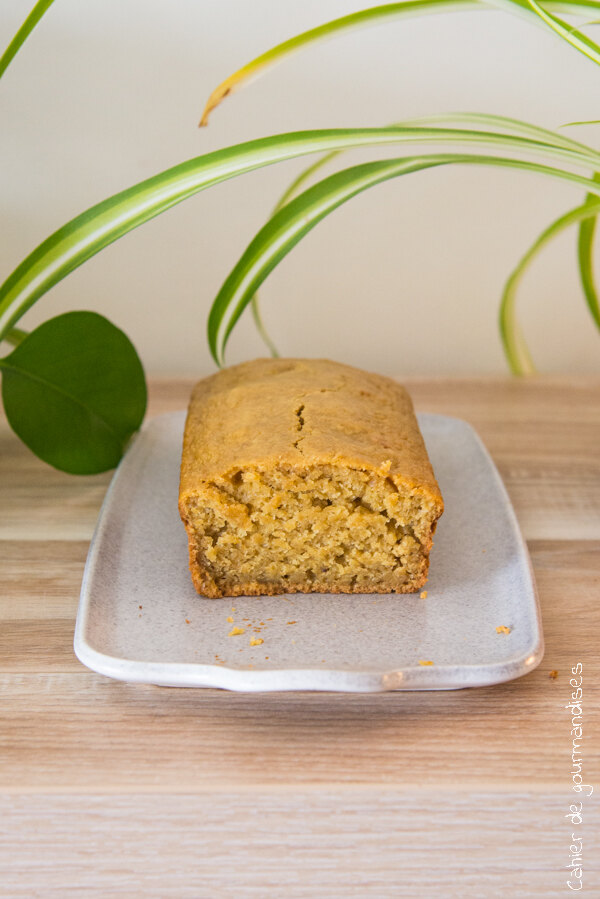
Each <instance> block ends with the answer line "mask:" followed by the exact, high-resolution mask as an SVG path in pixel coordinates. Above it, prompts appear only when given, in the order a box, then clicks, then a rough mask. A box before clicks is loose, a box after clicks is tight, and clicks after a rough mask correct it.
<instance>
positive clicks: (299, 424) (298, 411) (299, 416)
mask: <svg viewBox="0 0 600 899" xmlns="http://www.w3.org/2000/svg"><path fill="white" fill-rule="evenodd" d="M303 412H304V403H303V404H302V405H301V406H298V408H297V409H296V412H295V415H296V418H297V420H298V422H297V425H296V430H297V431H298V432H300V431H302V429H303V427H304V418H303V416H302V413H303ZM301 440H304V437H298V439H297V440H294V442H293V444H292V445H293V446H295V447H296V449H297V450H298V452H299V453H301V452H302V450H301V449H300V447H299V446H298V444H299V443H300V441H301Z"/></svg>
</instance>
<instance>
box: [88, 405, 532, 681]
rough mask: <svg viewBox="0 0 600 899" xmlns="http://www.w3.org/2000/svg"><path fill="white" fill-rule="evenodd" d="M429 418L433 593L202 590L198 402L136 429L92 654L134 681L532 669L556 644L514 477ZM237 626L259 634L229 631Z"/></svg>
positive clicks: (120, 486) (103, 516)
mask: <svg viewBox="0 0 600 899" xmlns="http://www.w3.org/2000/svg"><path fill="white" fill-rule="evenodd" d="M418 418H419V424H420V426H421V430H422V432H423V436H424V438H425V442H426V444H427V450H428V452H429V455H430V458H431V461H432V464H433V467H434V470H435V473H436V477H437V479H438V481H439V484H440V487H441V490H442V494H443V496H444V502H445V511H444V514H443V516H442V518H441V519H440V522H439V525H438V529H437V533H436V537H435V547H434V549H433V552H432V555H431V570H430V577H429V582H428V584H427V597H426V598H425V599H421V597H420V594H418V593H417V594H405V595H398V594H395V595H381V594H379V595H378V594H374V595H358V594H356V595H343V594H338V595H332V594H328V595H322V594H315V593H309V594H291V595H289V596H288V597H282V596H272V597H270V596H260V597H245V596H244V597H236V598H235V599H212V600H208V599H203V598H202V597H199V596H198V595H197V594H196V592H195V590H194V588H193V586H192V583H191V580H190V576H189V571H188V557H187V536H186V533H185V530H184V528H183V525H182V523H181V521H180V519H179V514H178V510H177V499H178V484H179V463H180V455H181V441H182V433H183V425H184V421H185V412H176V413H169V414H167V415H162V416H160V417H158V418H155V419H154V420H152V421H151V422H150V423H149V424H148V425H146V426H145V427H144V429H143V430H142V431H141V432H140V433H139V434H138V435H137V437H136V438H135V440H134V441H133V443H132V445H131V447H130V449H129V450H128V452H127V454H126V456H125V458H124V459H123V461H122V462H121V464H120V465H119V468H118V469H117V471H116V473H115V475H114V478H113V480H112V483H111V485H110V487H109V490H108V492H107V494H106V498H105V501H104V505H103V506H102V510H101V512H100V516H99V518H98V524H97V526H96V531H95V533H94V537H93V539H92V542H91V545H90V550H89V554H88V559H87V563H86V567H85V573H84V577H83V584H82V588H81V599H80V604H79V612H78V615H77V625H76V630H75V652H76V654H77V656H78V658H79V659H80V660H81V661H82V662H83V663H84V665H87V666H88V667H89V668H92V669H93V670H94V671H98V672H100V673H101V674H105V675H107V676H108V677H114V678H118V679H120V680H125V681H132V682H140V683H150V684H159V685H163V686H180V687H221V688H225V689H229V690H240V691H267V690H269V691H270V690H332V691H346V692H381V691H386V690H447V689H456V688H460V687H477V686H484V685H488V684H495V683H500V682H502V681H507V680H510V679H512V678H515V677H519V676H520V675H522V674H526V673H527V672H529V671H531V670H532V669H533V668H535V667H536V665H538V664H539V662H540V661H541V658H542V654H543V637H542V629H541V621H540V613H539V608H538V602H537V597H536V590H535V584H534V580H533V574H532V570H531V564H530V561H529V555H528V551H527V547H526V545H525V542H524V540H523V538H522V536H521V533H520V530H519V526H518V524H517V520H516V517H515V514H514V512H513V509H512V506H511V504H510V500H509V499H508V496H507V494H506V491H505V489H504V485H503V483H502V481H501V479H500V476H499V474H498V472H497V470H496V468H495V466H494V463H493V462H492V460H491V458H490V456H489V455H488V453H487V450H486V449H485V447H484V446H483V444H482V443H481V441H480V439H479V437H478V436H477V434H476V433H475V431H474V430H473V429H472V428H471V427H470V425H468V424H467V423H466V422H464V421H461V420H459V419H456V418H448V417H446V416H443V415H432V414H421V415H419V416H418ZM234 627H237V628H240V629H243V631H244V633H243V634H239V635H236V636H229V634H230V632H231V631H232V629H233V628H234ZM498 627H503V628H509V629H510V632H509V633H505V632H500V633H498V632H497V630H496V629H497V628H498ZM258 640H262V641H263V642H261V643H257V642H256V641H258ZM253 641H254V642H255V645H252V642H253ZM425 662H426V663H427V664H423V663H425Z"/></svg>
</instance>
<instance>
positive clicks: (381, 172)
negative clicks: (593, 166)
mask: <svg viewBox="0 0 600 899" xmlns="http://www.w3.org/2000/svg"><path fill="white" fill-rule="evenodd" d="M457 163H459V164H475V165H488V166H501V167H508V168H515V169H521V170H524V171H530V172H536V173H538V174H544V175H548V176H550V177H553V178H559V179H561V180H565V181H570V182H571V183H573V184H577V185H579V186H583V187H585V188H586V189H587V190H588V192H589V193H591V194H594V195H595V196H600V184H597V183H595V182H594V181H593V179H591V178H586V177H584V176H581V175H575V174H573V173H572V172H568V171H564V170H562V169H556V168H550V167H548V166H544V165H540V164H539V163H534V162H526V161H523V160H519V159H512V158H507V157H498V156H477V155H474V154H466V153H462V154H457V153H440V154H433V155H430V156H417V157H412V158H411V157H407V158H404V159H395V160H394V159H393V160H386V161H384V162H375V163H365V164H363V165H359V166H354V167H353V168H350V169H345V170H344V171H342V172H337V173H336V174H335V175H331V176H330V177H329V178H325V179H324V180H323V181H320V182H319V183H318V184H316V185H314V186H313V187H311V188H309V189H308V190H307V191H305V192H304V193H302V194H301V195H300V196H299V197H297V198H296V199H295V200H292V201H291V202H290V203H288V204H287V205H286V206H284V207H283V209H281V210H280V211H279V212H278V213H277V214H276V215H275V216H273V218H272V219H271V220H270V221H269V222H267V224H266V225H265V226H264V227H263V228H262V229H261V230H260V231H259V232H258V234H257V235H256V237H255V238H254V239H253V240H252V242H251V243H250V244H249V246H248V247H247V249H246V251H245V252H244V253H243V255H242V256H241V258H240V260H239V261H238V263H237V264H236V265H235V267H234V268H233V269H232V271H231V273H230V274H229V276H228V277H227V279H226V280H225V283H224V284H223V286H222V287H221V290H220V291H219V293H218V294H217V297H216V298H215V301H214V303H213V306H212V308H211V311H210V315H209V319H208V342H209V346H210V350H211V353H212V355H213V358H214V359H215V361H216V362H217V364H218V365H221V364H222V362H223V356H224V351H225V347H226V345H227V341H228V339H229V336H230V334H231V332H232V330H233V328H234V326H235V324H236V322H237V321H238V320H239V318H240V316H241V314H242V312H243V311H244V309H245V308H246V306H247V305H248V303H249V302H250V300H251V298H252V296H253V295H254V293H255V292H256V290H257V289H258V288H259V287H260V285H261V284H262V282H263V281H264V280H265V278H266V277H267V275H268V274H269V273H270V272H271V271H272V270H273V269H274V268H275V266H276V265H277V264H278V263H279V262H280V261H281V260H282V259H283V258H284V257H285V256H286V255H287V253H289V251H290V250H291V249H292V248H293V247H294V246H295V245H296V244H297V243H298V242H299V241H300V240H301V239H302V238H303V237H304V236H305V235H306V234H307V233H308V232H309V231H310V230H311V229H312V228H314V226H315V225H316V224H317V223H318V222H320V221H321V220H322V219H323V218H325V216H326V215H328V214H329V213H330V212H332V211H333V210H334V209H337V208H338V206H340V205H341V204H342V203H345V202H347V201H348V200H349V199H351V198H352V197H354V196H356V195H357V194H358V193H360V192H361V191H363V190H366V189H367V188H369V187H373V186H374V185H375V184H380V183H381V182H383V181H387V180H389V179H390V178H394V177H398V176H400V175H405V174H408V173H410V172H416V171H420V170H422V169H426V168H432V167H433V166H439V165H449V164H457Z"/></svg>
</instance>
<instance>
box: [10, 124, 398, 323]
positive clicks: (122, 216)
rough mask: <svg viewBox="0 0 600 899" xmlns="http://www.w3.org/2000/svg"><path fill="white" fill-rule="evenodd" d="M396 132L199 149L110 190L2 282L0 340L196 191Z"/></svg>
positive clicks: (313, 134) (311, 135)
mask: <svg viewBox="0 0 600 899" xmlns="http://www.w3.org/2000/svg"><path fill="white" fill-rule="evenodd" d="M401 139H404V138H403V135H402V133H401V129H390V128H355V129H337V130H336V129H329V130H322V131H306V132H295V133H291V134H281V135H275V136H273V137H268V138H261V139H259V140H254V141H249V142H246V143H242V144H237V145H234V146H231V147H226V148H224V149H222V150H217V151H215V152H212V153H207V154H205V155H203V156H198V157H196V158H195V159H191V160H189V161H187V162H184V163H181V164H179V165H176V166H173V167H172V168H170V169H167V170H166V171H164V172H162V173H160V174H158V175H155V176H154V177H152V178H149V179H147V180H145V181H142V182H140V183H139V184H136V185H134V186H133V187H130V188H127V189H126V190H124V191H121V192H120V193H117V194H114V195H113V196H112V197H109V198H108V199H107V200H104V201H103V202H101V203H98V204H97V205H95V206H92V207H91V208H90V209H88V210H86V211H85V212H83V213H82V214H81V215H78V216H76V218H74V219H72V220H71V221H70V222H68V223H67V224H66V225H64V226H63V227H62V228H59V230H58V231H55V232H54V234H52V235H50V237H48V238H47V239H46V240H45V241H43V242H42V243H41V244H40V245H39V246H38V247H37V248H36V249H35V250H34V251H33V252H32V253H30V255H29V256H27V258H26V259H24V260H23V262H22V263H21V264H20V265H19V266H18V267H17V268H16V269H15V270H14V272H13V273H12V274H11V275H10V276H9V277H8V278H7V280H6V281H5V282H4V284H2V285H1V286H0V340H1V339H2V338H3V336H4V334H6V332H7V331H8V330H10V328H11V327H12V326H13V325H14V324H15V323H16V322H17V321H18V320H19V319H20V318H21V316H22V315H24V314H25V312H26V311H27V310H28V309H29V308H30V307H31V306H32V305H33V303H35V302H36V300H37V299H39V298H40V297H41V296H43V294H45V293H46V292H47V291H48V290H49V289H50V288H51V287H53V286H54V285H55V284H57V283H58V282H59V281H61V280H62V279H63V278H64V277H65V276H66V275H68V274H69V273H70V272H72V271H73V270H74V269H76V268H77V267H78V266H80V265H82V263H84V262H85V261H86V260H87V259H89V258H90V257H91V256H93V255H94V254H95V253H98V252H99V251H100V250H102V249H103V248H104V247H106V246H108V245H109V244H111V243H112V242H113V241H115V240H118V238H120V237H122V236H123V235H124V234H127V233H128V232H129V231H131V230H133V229H134V228H137V227H138V226H139V225H141V224H143V223H144V222H146V221H148V220H149V219H151V218H153V217H154V216H157V215H159V214H160V213H161V212H164V211H165V210H167V209H169V208H171V207H172V206H174V205H175V204H177V203H180V202H181V201H182V200H185V199H187V198H188V197H191V196H193V195H194V194H195V193H197V192H199V191H201V190H204V189H205V188H208V187H211V186H213V185H215V184H219V183H220V182H222V181H225V180H226V179H228V178H233V177H235V176H236V175H240V174H243V173H245V172H250V171H252V170H254V169H257V168H260V167H261V166H266V165H271V164H273V163H276V162H280V161H283V160H286V159H293V158H295V157H298V156H303V155H305V154H310V153H322V152H324V151H328V150H332V149H339V148H345V147H353V146H356V147H358V146H369V145H375V144H389V143H394V142H398V141H399V140H401Z"/></svg>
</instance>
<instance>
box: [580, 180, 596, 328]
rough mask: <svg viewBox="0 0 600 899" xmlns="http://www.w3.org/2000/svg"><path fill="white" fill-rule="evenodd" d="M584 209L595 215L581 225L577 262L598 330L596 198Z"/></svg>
mask: <svg viewBox="0 0 600 899" xmlns="http://www.w3.org/2000/svg"><path fill="white" fill-rule="evenodd" d="M594 180H595V181H600V174H598V173H596V174H595V176H594ZM584 208H589V209H591V210H592V212H593V213H594V214H593V215H592V216H591V217H587V216H586V217H585V218H584V219H582V221H581V224H580V225H579V234H578V239H577V261H578V264H579V276H580V278H581V286H582V288H583V294H584V296H585V300H586V303H587V304H588V308H589V310H590V312H591V315H592V318H593V319H594V321H595V322H596V325H597V326H598V328H600V301H599V299H598V292H597V290H596V285H595V283H594V268H593V253H592V251H593V247H594V235H595V231H596V222H597V220H598V212H600V209H598V208H597V203H596V198H595V197H593V196H589V195H588V197H587V200H586V205H585V207H584Z"/></svg>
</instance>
